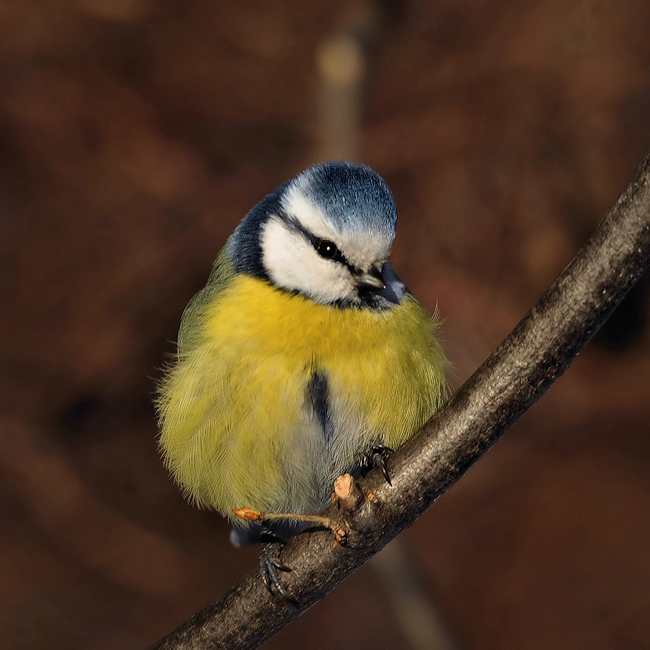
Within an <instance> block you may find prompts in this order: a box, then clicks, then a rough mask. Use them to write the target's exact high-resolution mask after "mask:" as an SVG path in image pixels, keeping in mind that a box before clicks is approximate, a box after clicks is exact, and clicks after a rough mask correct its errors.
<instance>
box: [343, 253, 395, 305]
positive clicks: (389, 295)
mask: <svg viewBox="0 0 650 650" xmlns="http://www.w3.org/2000/svg"><path fill="white" fill-rule="evenodd" d="M356 280H357V285H358V286H359V289H360V290H362V289H365V290H366V291H370V292H372V293H373V294H376V295H377V296H381V297H382V298H384V300H387V301H388V302H390V303H393V304H398V303H399V302H400V301H401V300H402V298H403V297H404V295H405V294H406V293H407V289H406V287H405V286H404V283H403V282H402V281H401V280H400V279H399V278H398V277H397V274H396V273H395V271H393V269H392V268H391V266H390V264H389V263H388V262H384V264H383V266H382V267H381V269H370V270H369V271H367V272H366V273H362V274H361V275H359V276H357V279H356Z"/></svg>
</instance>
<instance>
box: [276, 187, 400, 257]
mask: <svg viewBox="0 0 650 650" xmlns="http://www.w3.org/2000/svg"><path fill="white" fill-rule="evenodd" d="M309 194H310V192H309V188H308V185H307V182H306V181H305V180H303V179H297V180H296V182H294V183H292V184H291V185H290V186H289V187H288V188H287V191H286V192H285V194H284V196H283V197H282V199H281V202H282V207H283V208H284V210H285V211H286V213H287V214H288V215H289V216H290V217H292V218H293V219H295V220H296V221H298V222H299V223H300V225H301V226H302V227H303V228H304V229H305V230H307V231H308V232H310V233H311V234H313V235H315V236H316V237H318V238H319V239H328V240H330V241H333V242H334V243H335V244H336V245H337V246H338V248H339V249H340V251H341V252H342V253H343V255H344V256H345V258H346V259H347V260H348V262H350V264H352V265H354V266H357V267H359V268H362V269H366V268H368V267H369V266H370V265H372V264H375V263H377V262H381V261H384V260H385V259H386V258H387V257H388V253H389V252H390V246H391V244H392V237H390V236H388V235H387V234H386V233H385V232H379V231H377V230H353V229H351V228H346V227H345V226H339V225H338V224H336V223H335V222H334V221H333V220H332V219H330V218H328V216H327V214H326V213H325V212H324V211H323V209H322V208H321V207H320V206H319V205H318V204H317V203H316V202H315V201H313V200H312V199H311V198H310V196H309Z"/></svg>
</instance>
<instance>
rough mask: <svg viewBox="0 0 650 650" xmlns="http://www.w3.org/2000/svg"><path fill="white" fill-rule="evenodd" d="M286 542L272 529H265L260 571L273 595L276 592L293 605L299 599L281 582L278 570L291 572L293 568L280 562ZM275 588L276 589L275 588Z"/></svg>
mask: <svg viewBox="0 0 650 650" xmlns="http://www.w3.org/2000/svg"><path fill="white" fill-rule="evenodd" d="M284 544H285V542H284V540H283V539H281V538H280V537H278V536H277V535H274V534H273V533H272V532H271V531H270V530H265V531H263V532H262V534H261V536H260V546H261V550H260V559H259V566H260V573H261V574H262V580H264V584H265V585H266V588H267V589H268V590H269V593H270V594H271V595H276V592H277V593H278V594H279V595H280V596H282V598H283V599H284V600H286V601H287V602H288V603H291V604H292V605H297V604H298V601H297V600H296V599H295V598H294V597H293V596H292V595H291V594H290V593H289V592H288V591H287V590H286V589H285V587H284V586H283V585H282V583H281V582H280V576H279V575H278V571H284V572H287V573H289V572H290V571H291V569H290V568H289V567H288V566H286V565H284V564H282V562H280V552H281V551H282V547H283V546H284ZM273 588H275V591H274V590H273Z"/></svg>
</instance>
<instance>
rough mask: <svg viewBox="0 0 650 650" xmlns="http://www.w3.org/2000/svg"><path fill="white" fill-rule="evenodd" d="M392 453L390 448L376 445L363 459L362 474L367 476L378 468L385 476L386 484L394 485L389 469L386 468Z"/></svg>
mask: <svg viewBox="0 0 650 650" xmlns="http://www.w3.org/2000/svg"><path fill="white" fill-rule="evenodd" d="M392 453H393V450H392V449H391V448H390V447H385V446H384V445H375V446H374V447H372V448H371V449H370V451H369V452H368V453H367V454H366V455H365V456H364V457H363V458H362V459H361V464H360V470H361V474H362V475H363V476H365V475H366V474H367V473H368V472H369V471H370V470H371V469H372V468H373V467H378V468H379V469H380V470H381V473H382V474H383V475H384V478H385V479H386V483H388V485H392V482H391V480H390V475H389V474H388V468H387V467H386V461H387V460H388V457H389V456H390V455H391V454H392Z"/></svg>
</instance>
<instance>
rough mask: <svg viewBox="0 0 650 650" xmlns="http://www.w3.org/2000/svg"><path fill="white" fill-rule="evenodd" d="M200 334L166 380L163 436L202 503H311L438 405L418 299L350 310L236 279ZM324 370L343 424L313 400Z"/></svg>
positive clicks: (441, 364)
mask: <svg viewBox="0 0 650 650" xmlns="http://www.w3.org/2000/svg"><path fill="white" fill-rule="evenodd" d="M200 323H201V329H202V332H201V335H200V336H199V337H198V338H197V341H198V342H197V344H196V345H195V346H193V348H192V349H191V350H190V351H189V352H188V353H187V354H185V355H183V356H182V357H181V358H180V359H179V361H178V363H177V364H176V366H175V367H174V368H173V369H172V370H171V371H170V372H169V374H168V376H167V377H166V379H165V381H164V384H163V386H162V390H161V399H160V404H159V408H160V414H161V423H162V432H161V437H160V444H161V447H162V449H163V452H164V455H165V459H166V462H167V465H168V467H169V468H170V469H171V471H172V473H173V475H174V476H175V478H176V480H177V481H178V482H179V483H180V484H181V486H182V487H183V488H184V490H185V492H186V494H187V495H188V496H189V497H190V498H192V499H193V500H194V501H195V502H196V503H197V504H198V505H202V506H206V507H213V508H216V509H217V510H220V511H221V512H222V513H223V514H225V515H229V513H230V511H231V510H232V509H233V508H237V507H242V506H248V507H251V508H255V509H259V510H289V511H291V510H296V511H306V510H311V509H314V508H319V507H320V506H321V505H322V502H323V500H324V499H325V498H326V497H327V495H328V493H329V491H330V490H331V481H332V480H333V479H334V478H335V477H336V476H337V475H338V474H339V473H341V472H344V471H348V470H350V469H352V466H353V465H354V464H356V463H358V459H359V457H360V455H361V454H362V453H363V452H364V451H365V450H366V449H367V448H368V447H369V446H370V445H372V444H384V445H386V446H388V447H391V448H395V447H397V446H398V445H399V444H401V443H402V442H404V441H405V440H406V439H407V438H408V437H409V436H411V435H412V434H413V433H414V432H415V431H416V430H417V429H418V428H419V427H420V426H421V425H422V424H423V423H424V422H425V421H426V420H427V419H428V418H429V417H430V416H431V415H432V414H433V412H434V411H435V410H436V408H438V406H439V405H440V401H441V399H442V395H443V391H444V371H445V368H446V361H445V357H444V355H443V353H442V350H441V348H440V345H439V343H438V341H437V339H436V338H435V328H436V324H435V323H433V322H432V321H431V319H430V318H429V316H428V314H427V313H426V312H425V310H424V309H422V307H421V306H420V305H419V303H418V302H417V301H416V300H415V299H414V298H413V297H411V296H407V297H406V298H405V300H404V301H403V302H402V303H401V304H400V305H397V306H395V307H394V308H392V309H388V310H384V311H372V310H368V309H356V308H348V309H340V308H338V307H333V306H327V305H319V304H316V303H314V302H313V301H311V300H308V299H306V298H303V297H302V296H300V295H293V294H289V293H287V292H285V291H281V290H278V289H275V288H273V287H272V286H271V285H269V284H268V283H267V282H264V281H262V280H258V279H254V278H251V277H248V276H244V275H239V276H235V277H234V278H233V279H232V280H231V281H230V282H229V283H228V285H227V286H226V287H225V288H224V289H223V290H222V291H221V292H220V293H219V294H218V295H217V296H215V298H214V299H213V300H212V302H211V303H210V304H208V305H207V306H206V307H205V308H204V310H203V312H202V314H201V317H200ZM315 370H318V371H319V372H321V373H322V374H323V375H324V376H325V377H326V378H327V383H328V399H329V403H330V409H331V413H332V419H333V423H334V428H335V432H334V435H333V436H332V437H331V438H330V439H328V440H326V439H325V437H324V435H323V431H322V429H321V427H320V426H319V423H318V421H317V418H315V417H314V414H313V412H312V411H311V410H310V409H309V408H308V407H307V404H306V392H307V385H308V382H309V379H310V377H311V376H312V373H313V372H314V371H315Z"/></svg>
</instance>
